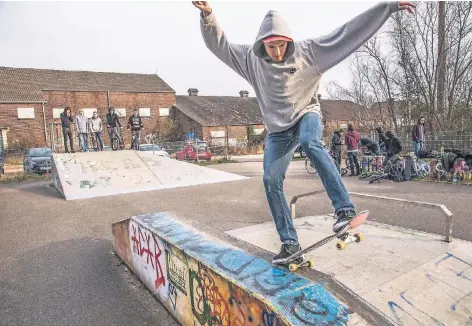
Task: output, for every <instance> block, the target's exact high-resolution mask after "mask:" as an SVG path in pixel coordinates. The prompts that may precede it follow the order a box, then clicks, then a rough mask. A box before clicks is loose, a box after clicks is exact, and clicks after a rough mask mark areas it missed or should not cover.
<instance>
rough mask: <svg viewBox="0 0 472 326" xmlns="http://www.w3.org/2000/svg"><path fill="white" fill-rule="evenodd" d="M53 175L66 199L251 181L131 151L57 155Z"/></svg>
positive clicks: (206, 168) (151, 154) (238, 176)
mask: <svg viewBox="0 0 472 326" xmlns="http://www.w3.org/2000/svg"><path fill="white" fill-rule="evenodd" d="M52 174H53V182H54V185H55V187H56V189H57V190H58V191H59V192H60V193H61V194H62V195H63V196H64V198H65V199H66V200H74V199H83V198H93V197H100V196H110V195H117V194H126V193H132V192H141V191H150V190H158V189H167V188H175V187H185V186H192V185H199V184H207V183H216V182H226V181H235V180H243V179H247V177H244V176H240V175H237V174H232V173H227V172H223V171H218V170H215V169H211V168H208V167H203V166H198V165H196V164H192V163H186V162H180V161H176V160H174V159H170V158H164V157H160V156H157V155H155V154H153V153H146V152H137V151H131V150H125V151H104V152H85V153H70V154H69V153H67V154H53V171H52Z"/></svg>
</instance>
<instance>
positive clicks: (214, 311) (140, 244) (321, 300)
mask: <svg viewBox="0 0 472 326" xmlns="http://www.w3.org/2000/svg"><path fill="white" fill-rule="evenodd" d="M112 232H113V238H114V240H113V242H114V243H113V245H114V250H115V252H116V253H117V254H118V255H119V257H120V258H121V259H122V260H123V261H124V262H125V263H126V264H127V265H128V267H129V268H130V269H131V270H132V271H133V272H134V273H135V274H136V275H137V277H138V278H139V279H140V280H141V281H142V282H143V284H144V285H145V286H146V287H147V288H148V289H149V290H150V291H151V292H152V294H153V295H154V296H155V297H156V298H157V299H158V300H159V301H160V302H161V303H162V304H163V306H164V307H166V309H168V311H169V312H170V313H172V315H173V316H174V317H175V318H176V320H177V321H178V322H179V323H181V324H182V325H192V326H194V325H237V326H239V325H261V326H262V325H264V326H282V325H367V322H366V321H365V320H363V319H362V318H361V317H360V316H359V315H357V314H356V313H353V312H352V311H351V310H350V309H349V308H348V307H347V305H346V304H344V303H343V302H340V300H339V299H337V298H336V297H335V296H334V295H333V294H332V293H330V292H329V291H328V290H327V289H326V288H325V287H324V286H323V285H322V284H320V283H317V282H314V281H311V280H309V279H307V278H305V277H303V276H300V275H298V274H294V273H291V272H289V271H288V270H286V269H284V268H279V267H276V266H274V265H272V264H270V263H269V262H267V261H266V260H264V259H262V258H258V257H256V256H253V255H251V254H248V253H246V252H245V251H243V250H240V249H238V248H236V247H234V246H231V245H230V244H228V243H225V242H223V241H221V240H219V239H217V238H215V237H214V236H212V235H210V234H207V233H203V232H202V231H200V230H197V229H195V228H194V227H192V226H190V225H187V224H185V223H184V222H182V221H181V220H179V219H177V218H176V217H175V216H172V215H171V214H169V213H166V212H163V213H153V214H147V215H140V216H134V217H131V218H129V219H126V220H123V221H119V222H116V223H114V224H113V225H112Z"/></svg>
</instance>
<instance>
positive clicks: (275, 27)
mask: <svg viewBox="0 0 472 326" xmlns="http://www.w3.org/2000/svg"><path fill="white" fill-rule="evenodd" d="M275 35H277V36H283V37H284V38H289V39H290V40H292V41H290V42H288V44H287V51H286V52H285V56H284V59H286V58H288V57H290V56H291V55H293V53H294V51H295V46H294V44H293V37H292V31H291V30H290V29H289V28H288V25H287V22H286V21H285V20H284V19H283V18H282V16H281V15H280V13H279V12H278V11H275V10H270V11H269V12H268V13H267V14H266V15H265V17H264V19H263V20H262V24H261V27H260V28H259V32H258V33H257V37H256V41H255V42H254V45H253V51H254V54H255V55H256V56H257V57H259V58H262V59H265V60H271V59H270V57H269V56H268V55H267V53H266V50H265V48H264V42H263V40H264V39H265V38H267V37H269V36H275Z"/></svg>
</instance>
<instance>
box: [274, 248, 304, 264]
mask: <svg viewBox="0 0 472 326" xmlns="http://www.w3.org/2000/svg"><path fill="white" fill-rule="evenodd" d="M300 250H302V247H300V245H298V244H295V245H288V244H283V245H282V248H281V249H280V252H279V254H278V255H277V256H275V257H274V258H273V259H272V264H278V263H280V262H281V261H283V260H284V259H285V258H287V257H290V256H291V255H293V254H295V253H297V252H299V251H300ZM303 259H304V257H303V255H302V257H300V258H299V259H297V261H303Z"/></svg>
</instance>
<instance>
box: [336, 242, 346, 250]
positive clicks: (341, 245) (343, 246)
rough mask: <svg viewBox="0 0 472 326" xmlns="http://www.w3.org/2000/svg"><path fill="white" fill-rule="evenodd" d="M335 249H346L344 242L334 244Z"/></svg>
mask: <svg viewBox="0 0 472 326" xmlns="http://www.w3.org/2000/svg"><path fill="white" fill-rule="evenodd" d="M336 248H338V249H339V250H343V249H344V248H346V243H345V242H344V241H339V242H338V243H337V244H336Z"/></svg>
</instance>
